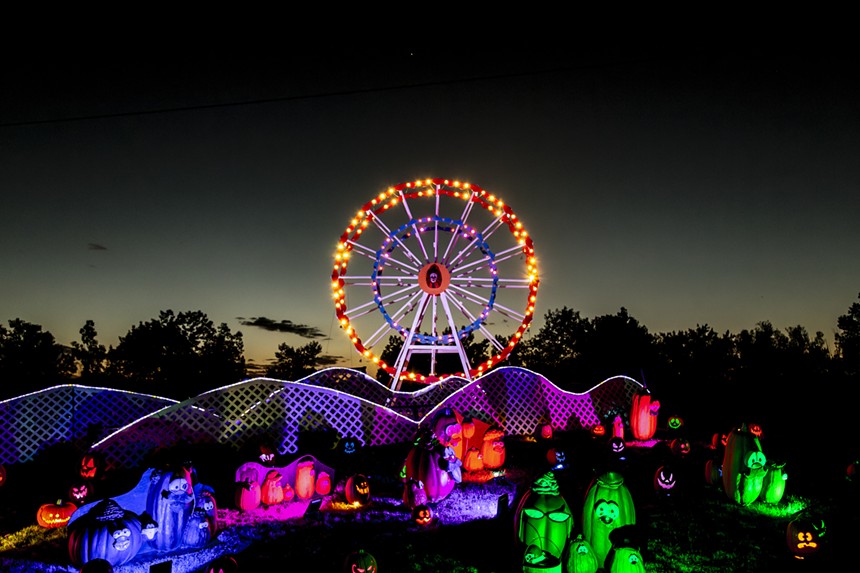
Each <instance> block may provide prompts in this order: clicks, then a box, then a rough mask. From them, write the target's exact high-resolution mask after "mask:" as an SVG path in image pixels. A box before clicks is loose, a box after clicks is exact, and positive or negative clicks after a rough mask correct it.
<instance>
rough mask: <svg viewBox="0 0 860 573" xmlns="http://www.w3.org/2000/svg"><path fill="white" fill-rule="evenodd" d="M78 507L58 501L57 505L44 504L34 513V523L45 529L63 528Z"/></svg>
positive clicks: (67, 502) (68, 502)
mask: <svg viewBox="0 0 860 573" xmlns="http://www.w3.org/2000/svg"><path fill="white" fill-rule="evenodd" d="M77 509H78V507H77V506H76V505H75V504H74V503H72V502H70V501H66V502H64V501H63V500H62V499H58V500H57V503H46V504H45V505H43V506H41V507H39V511H38V512H36V523H38V524H39V525H40V526H42V527H45V528H47V529H54V528H57V527H63V526H64V525H66V524H67V523H68V522H69V520H70V519H71V518H72V514H73V513H75V511H76V510H77Z"/></svg>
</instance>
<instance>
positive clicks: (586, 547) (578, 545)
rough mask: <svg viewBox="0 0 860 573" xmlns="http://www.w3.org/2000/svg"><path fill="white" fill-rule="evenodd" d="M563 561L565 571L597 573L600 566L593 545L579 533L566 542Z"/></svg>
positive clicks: (569, 572)
mask: <svg viewBox="0 0 860 573" xmlns="http://www.w3.org/2000/svg"><path fill="white" fill-rule="evenodd" d="M564 563H565V571H567V573H597V570H598V569H599V568H600V564H599V563H598V562H597V554H596V553H595V552H594V547H592V546H591V543H589V542H588V540H586V539H585V537H583V536H582V534H581V533H580V534H578V535H577V536H576V539H571V540H570V542H569V543H568V544H567V549H566V555H565V558H564Z"/></svg>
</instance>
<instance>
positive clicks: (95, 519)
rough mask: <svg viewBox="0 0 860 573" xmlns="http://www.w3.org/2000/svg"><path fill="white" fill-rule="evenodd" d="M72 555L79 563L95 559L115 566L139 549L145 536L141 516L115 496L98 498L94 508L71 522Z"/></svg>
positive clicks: (129, 559) (70, 553) (70, 554)
mask: <svg viewBox="0 0 860 573" xmlns="http://www.w3.org/2000/svg"><path fill="white" fill-rule="evenodd" d="M68 531H69V557H70V558H71V561H72V564H73V565H75V566H76V567H80V566H82V565H83V564H85V563H87V562H88V561H90V560H92V559H104V560H105V561H107V562H109V563H110V564H111V565H112V566H114V567H115V566H117V565H122V564H123V563H127V562H128V561H131V560H132V559H133V558H134V557H135V556H136V555H137V553H138V552H139V551H140V548H141V546H142V545H143V538H142V536H141V533H140V519H139V518H138V516H137V515H135V514H134V513H133V512H131V511H126V510H124V509H123V508H121V507H120V506H119V504H118V503H117V502H116V501H114V500H113V499H105V500H102V501H100V502H98V503H97V504H96V505H95V506H94V507H93V508H92V510H90V511H89V512H87V513H86V514H85V515H83V516H82V517H81V518H80V519H77V518H76V519H75V520H74V521H73V522H71V523H70V524H69V526H68Z"/></svg>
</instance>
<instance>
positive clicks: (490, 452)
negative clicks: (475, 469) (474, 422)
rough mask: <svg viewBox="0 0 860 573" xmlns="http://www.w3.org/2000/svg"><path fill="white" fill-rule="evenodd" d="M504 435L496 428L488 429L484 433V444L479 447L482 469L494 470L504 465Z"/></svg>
mask: <svg viewBox="0 0 860 573" xmlns="http://www.w3.org/2000/svg"><path fill="white" fill-rule="evenodd" d="M504 437H505V433H504V432H503V431H502V430H499V429H498V428H490V429H489V430H487V431H486V432H484V443H483V444H482V445H481V459H482V460H483V462H484V468H485V469H488V470H494V469H498V468H500V467H502V466H503V465H504V464H505V442H504Z"/></svg>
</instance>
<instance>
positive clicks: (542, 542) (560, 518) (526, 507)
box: [514, 471, 573, 559]
mask: <svg viewBox="0 0 860 573" xmlns="http://www.w3.org/2000/svg"><path fill="white" fill-rule="evenodd" d="M514 517H515V522H516V531H517V539H519V541H520V543H522V544H523V546H524V547H528V546H529V545H534V546H536V547H538V548H540V549H541V550H543V551H546V552H547V553H549V554H551V555H552V556H554V557H555V558H556V559H561V556H562V554H563V553H564V549H565V547H566V546H567V539H568V537H570V534H571V532H572V531H573V515H572V514H571V511H570V506H569V505H568V504H567V501H566V500H565V499H564V497H563V496H562V495H561V493H560V491H559V489H558V483H557V482H556V480H555V475H553V473H552V472H551V471H550V472H547V473H545V474H544V475H542V476H541V477H539V478H538V479H537V481H535V483H534V484H533V485H532V487H531V488H530V489H529V490H528V491H526V493H525V494H523V497H522V499H521V500H520V503H519V505H518V507H517V511H516V514H515V516H514Z"/></svg>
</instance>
